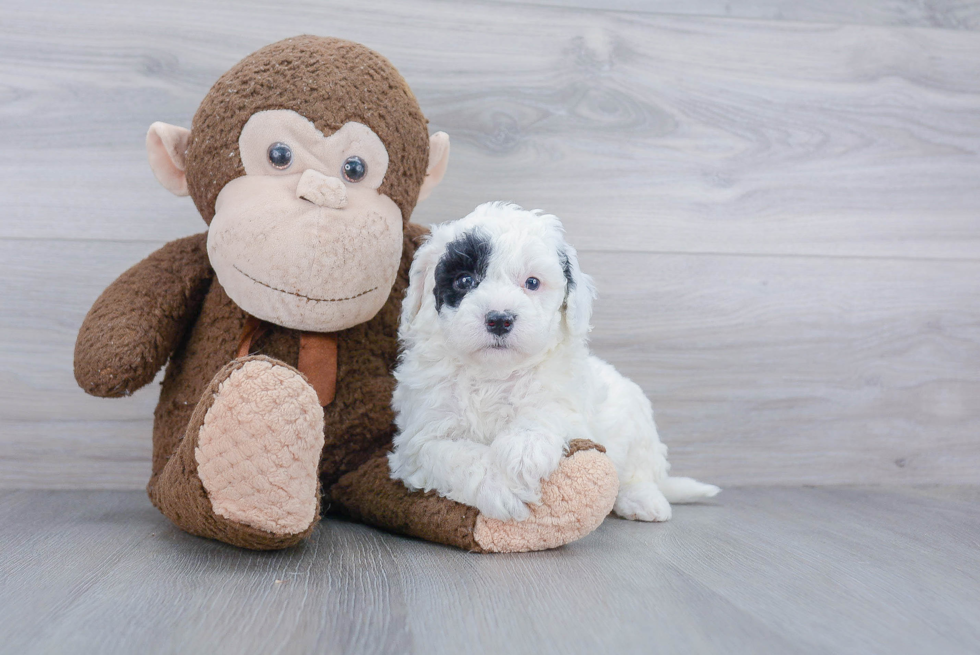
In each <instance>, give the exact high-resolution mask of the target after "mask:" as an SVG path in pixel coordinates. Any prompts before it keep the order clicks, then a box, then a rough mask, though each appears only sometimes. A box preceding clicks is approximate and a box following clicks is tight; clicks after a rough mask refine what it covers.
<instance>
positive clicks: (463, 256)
mask: <svg viewBox="0 0 980 655" xmlns="http://www.w3.org/2000/svg"><path fill="white" fill-rule="evenodd" d="M489 263H490V237H488V236H487V235H485V234H482V233H480V232H477V231H475V230H474V231H473V232H467V233H466V234H462V235H460V236H459V237H457V238H456V240H455V241H452V242H450V243H449V245H447V246H446V252H445V253H443V255H442V259H440V260H439V263H438V264H436V271H435V281H436V286H435V289H433V293H434V294H435V296H436V311H441V310H442V306H443V305H449V306H450V307H453V308H456V307H459V303H460V302H462V300H463V296H465V295H466V294H467V293H469V292H470V291H472V290H473V289H475V288H477V287H478V286H480V282H481V281H482V280H483V278H484V277H486V275H487V266H488V265H489Z"/></svg>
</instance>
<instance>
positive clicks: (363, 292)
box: [232, 264, 378, 302]
mask: <svg viewBox="0 0 980 655" xmlns="http://www.w3.org/2000/svg"><path fill="white" fill-rule="evenodd" d="M232 266H233V267H234V268H235V270H236V271H238V272H239V273H241V274H242V275H244V276H245V277H247V278H248V279H250V280H251V281H252V282H255V283H256V284H261V285H262V286H264V287H266V288H267V289H272V290H273V291H278V292H279V293H285V294H288V295H290V296H296V297H297V298H303V299H304V300H310V301H312V302H344V301H345V300H354V298H360V297H361V296H366V295H367V294H369V293H371V292H372V291H377V290H378V287H372V288H370V289H368V290H367V291H362V292H360V293H355V294H354V295H353V296H347V297H346V298H312V297H310V296H306V295H303V294H302V293H296V292H295V291H286V290H285V289H280V288H278V287H274V286H272V285H271V284H266V283H265V282H263V281H262V280H257V279H255V278H254V277H252V276H251V275H249V274H248V273H246V272H245V271H243V270H242V269H240V268H238V266H236V265H235V264H232Z"/></svg>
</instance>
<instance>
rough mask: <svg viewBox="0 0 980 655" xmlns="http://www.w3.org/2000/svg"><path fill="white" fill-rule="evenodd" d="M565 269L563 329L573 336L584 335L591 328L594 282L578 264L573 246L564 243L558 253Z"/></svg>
mask: <svg viewBox="0 0 980 655" xmlns="http://www.w3.org/2000/svg"><path fill="white" fill-rule="evenodd" d="M559 257H560V258H561V265H562V268H563V269H564V271H565V304H564V312H565V329H566V330H568V333H569V334H570V335H571V336H573V337H585V336H586V335H587V334H588V333H589V330H591V329H592V326H591V325H590V321H591V320H592V301H593V300H594V299H595V284H594V283H593V282H592V278H591V277H589V276H588V275H586V274H585V273H583V272H582V269H581V268H579V265H578V253H576V252H575V248H572V247H571V246H569V245H565V246H563V248H562V251H561V252H560V253H559Z"/></svg>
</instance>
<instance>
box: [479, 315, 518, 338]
mask: <svg viewBox="0 0 980 655" xmlns="http://www.w3.org/2000/svg"><path fill="white" fill-rule="evenodd" d="M516 320H517V316H515V315H514V314H511V313H510V312H489V313H488V314H487V315H486V324H487V332H489V333H490V334H496V335H497V336H498V337H502V336H504V335H505V334H507V333H508V332H510V331H511V330H512V329H513V328H514V321H516Z"/></svg>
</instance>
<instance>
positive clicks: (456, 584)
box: [0, 487, 980, 655]
mask: <svg viewBox="0 0 980 655" xmlns="http://www.w3.org/2000/svg"><path fill="white" fill-rule="evenodd" d="M977 498H978V490H977V488H976V487H973V488H949V487H947V488H943V489H941V490H936V489H923V490H916V489H912V490H908V489H903V490H891V489H875V490H869V489H862V488H843V489H786V488H769V489H751V488H749V489H741V490H736V491H731V492H725V493H723V494H722V495H721V496H719V497H718V498H717V499H714V500H713V501H712V502H711V503H710V504H705V505H697V506H689V507H683V508H680V509H679V510H678V511H677V512H676V513H675V517H674V519H673V520H672V521H671V522H669V523H667V524H660V525H655V524H640V523H632V522H628V521H621V520H618V519H608V520H607V521H606V522H605V523H604V524H603V525H602V526H601V527H600V528H599V530H598V531H597V532H595V533H593V534H592V535H590V536H588V537H586V538H585V539H583V540H581V541H579V542H576V543H574V544H571V545H569V546H566V547H564V548H561V549H559V550H556V551H549V552H544V553H530V554H524V555H501V556H492V555H491V556H482V555H472V554H469V553H464V552H460V551H457V550H453V549H450V548H444V547H441V546H435V545H433V544H428V543H424V542H419V541H414V540H411V539H406V538H402V537H394V536H389V535H385V534H383V533H380V532H377V531H375V530H372V529H370V528H367V527H365V526H361V525H356V524H349V523H344V522H340V521H335V520H328V521H326V522H325V523H323V524H322V525H321V526H320V527H319V528H318V530H317V531H316V532H315V533H314V535H313V537H312V538H311V539H310V541H309V542H308V543H306V544H304V545H302V546H300V547H297V548H294V549H291V550H288V551H284V552H279V553H254V552H247V551H242V550H238V549H235V548H233V547H230V546H226V545H224V544H219V543H217V542H210V541H206V540H202V539H198V538H195V537H191V536H189V535H187V534H185V533H182V532H180V531H178V530H177V529H176V528H174V527H173V526H171V525H169V524H168V523H167V522H166V519H164V518H163V517H162V516H160V515H159V514H158V513H157V512H156V511H155V510H154V509H153V508H152V507H151V506H150V504H149V501H148V500H147V499H146V498H145V496H144V495H143V494H141V493H140V492H0V520H2V521H3V523H4V526H5V529H4V530H3V531H2V532H0V576H2V577H0V579H3V580H4V593H3V594H2V595H0V643H3V645H4V650H5V651H9V652H16V653H23V654H30V653H45V654H55V653H78V652H99V653H106V654H111V653H134V652H158V653H198V652H202V653H225V652H228V653H231V652H235V653H238V652H263V653H294V652H318V653H340V652H351V653H354V652H356V653H426V654H428V653H432V654H442V653H459V652H468V653H474V654H475V655H477V654H480V653H500V652H508V653H517V654H523V653H534V654H536V655H547V654H550V653H617V654H619V653H640V652H642V653H681V652H683V653H693V652H697V653H725V654H728V655H731V654H737V653H870V652H873V653H890V654H896V655H900V654H904V653H922V652H941V653H944V654H949V655H954V654H959V653H974V652H976V649H977V647H978V645H980V597H978V596H977V594H976V590H977V588H978V585H980V574H978V571H980V551H978V550H977V548H976V543H977V540H978V539H980V514H978V513H977V512H976V504H975V503H976V499H977Z"/></svg>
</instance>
